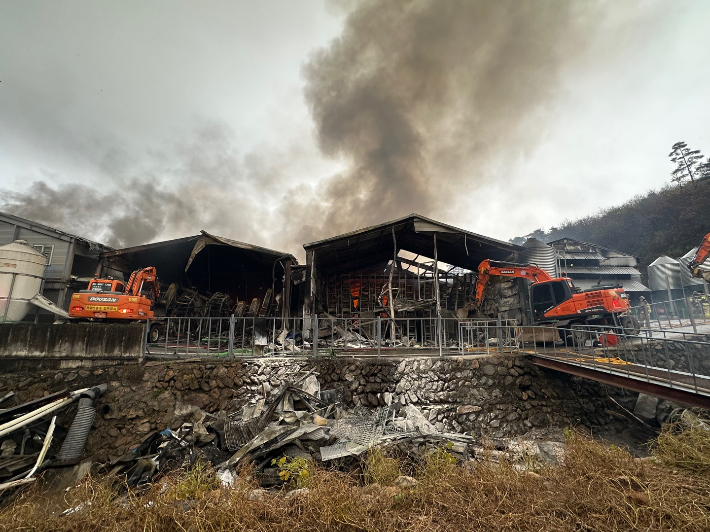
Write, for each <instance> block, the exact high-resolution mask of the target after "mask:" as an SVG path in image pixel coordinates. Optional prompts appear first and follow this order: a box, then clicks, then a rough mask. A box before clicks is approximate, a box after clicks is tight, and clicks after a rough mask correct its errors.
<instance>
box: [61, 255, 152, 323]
mask: <svg viewBox="0 0 710 532" xmlns="http://www.w3.org/2000/svg"><path fill="white" fill-rule="evenodd" d="M159 295H160V288H159V285H158V277H157V275H156V271H155V268H154V267H152V266H150V267H148V268H143V269H142V270H136V271H134V272H133V273H132V274H131V276H130V278H129V279H128V282H127V283H126V284H125V285H124V284H123V282H122V281H119V280H117V279H113V278H111V277H109V278H107V279H99V278H95V279H92V280H91V281H89V286H88V288H87V289H86V290H81V291H79V292H77V293H76V294H74V295H72V297H71V304H70V305H69V317H70V318H75V319H88V320H91V321H94V320H101V321H105V320H121V321H129V320H130V321H145V320H147V319H148V318H152V317H153V304H154V302H155V301H157V300H158V296H159Z"/></svg>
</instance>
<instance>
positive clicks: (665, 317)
mask: <svg viewBox="0 0 710 532" xmlns="http://www.w3.org/2000/svg"><path fill="white" fill-rule="evenodd" d="M647 305H648V320H647V321H646V320H645V317H646V311H645V310H644V306H643V305H638V306H635V307H632V308H631V312H632V313H633V314H634V315H635V316H636V317H637V318H638V319H639V321H641V322H642V323H641V325H642V326H643V325H646V326H647V328H651V327H653V326H654V325H655V324H656V323H657V324H658V327H659V328H660V329H663V328H668V329H672V328H675V327H691V328H692V329H693V332H694V333H697V332H698V325H706V324H710V298H708V296H706V295H705V294H700V293H698V294H693V295H691V296H685V297H682V298H677V299H669V300H668V301H656V302H653V303H651V302H648V303H647ZM644 322H646V323H644Z"/></svg>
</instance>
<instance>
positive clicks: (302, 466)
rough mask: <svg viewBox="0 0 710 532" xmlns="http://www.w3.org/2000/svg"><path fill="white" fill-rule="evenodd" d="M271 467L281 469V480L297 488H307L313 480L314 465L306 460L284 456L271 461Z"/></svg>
mask: <svg viewBox="0 0 710 532" xmlns="http://www.w3.org/2000/svg"><path fill="white" fill-rule="evenodd" d="M271 465H274V466H276V467H277V468H278V469H279V478H280V479H281V480H283V481H284V482H285V483H287V484H288V485H290V486H292V487H295V488H305V487H307V486H308V485H309V484H310V483H311V480H312V478H313V470H312V469H313V464H312V463H311V461H310V460H306V459H305V458H299V457H296V458H289V457H288V456H282V457H281V458H279V459H278V460H277V459H276V458H274V459H273V460H271Z"/></svg>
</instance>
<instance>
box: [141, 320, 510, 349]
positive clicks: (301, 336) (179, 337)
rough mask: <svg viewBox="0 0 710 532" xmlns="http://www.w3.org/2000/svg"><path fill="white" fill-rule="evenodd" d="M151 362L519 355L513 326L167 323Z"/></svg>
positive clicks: (152, 323) (153, 339)
mask: <svg viewBox="0 0 710 532" xmlns="http://www.w3.org/2000/svg"><path fill="white" fill-rule="evenodd" d="M146 333H147V341H146V355H147V356H163V357H166V356H172V357H192V356H230V357H231V356H265V355H286V356H289V355H290V356H304V355H316V356H317V355H329V356H335V355H337V354H352V353H355V352H360V353H363V354H376V355H377V356H382V355H383V354H401V352H402V351H407V352H410V353H422V354H439V355H441V356H444V355H463V354H468V353H471V352H481V353H483V352H485V353H488V354H490V353H491V352H506V353H511V352H518V351H520V348H521V347H520V346H521V344H520V338H519V336H520V327H518V326H517V325H516V322H515V321H514V320H479V319H476V320H460V319H455V318H441V317H426V318H397V319H394V320H391V319H389V318H386V317H382V316H375V317H370V318H334V317H332V316H325V317H324V316H317V315H316V316H312V317H311V318H302V317H301V318H288V319H282V318H274V317H248V318H245V317H234V316H232V317H229V318H224V317H217V318H210V317H197V318H193V317H163V318H153V319H151V320H149V322H148V323H147V324H146Z"/></svg>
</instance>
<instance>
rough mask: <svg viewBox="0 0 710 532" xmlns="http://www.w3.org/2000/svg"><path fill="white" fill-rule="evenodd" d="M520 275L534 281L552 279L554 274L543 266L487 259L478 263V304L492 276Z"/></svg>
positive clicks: (476, 296)
mask: <svg viewBox="0 0 710 532" xmlns="http://www.w3.org/2000/svg"><path fill="white" fill-rule="evenodd" d="M494 275H495V276H503V277H518V278H522V279H530V280H531V281H532V282H533V283H541V282H544V281H552V276H551V275H550V274H549V273H547V272H546V271H545V270H543V269H542V268H538V267H537V266H533V265H523V264H513V263H503V262H491V261H490V259H486V260H484V261H483V262H481V264H479V265H478V277H477V279H476V295H475V298H476V304H477V305H480V303H481V301H482V300H483V291H484V290H485V289H486V285H487V284H488V281H489V280H490V278H491V276H494Z"/></svg>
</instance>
